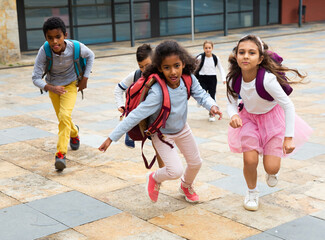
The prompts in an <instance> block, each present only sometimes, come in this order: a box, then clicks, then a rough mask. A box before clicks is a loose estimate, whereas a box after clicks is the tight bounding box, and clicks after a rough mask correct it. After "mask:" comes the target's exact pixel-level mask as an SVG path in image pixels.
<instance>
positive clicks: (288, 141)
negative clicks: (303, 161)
mask: <svg viewBox="0 0 325 240" xmlns="http://www.w3.org/2000/svg"><path fill="white" fill-rule="evenodd" d="M293 150H295V144H294V142H293V137H284V141H283V153H284V154H289V153H292V152H293Z"/></svg>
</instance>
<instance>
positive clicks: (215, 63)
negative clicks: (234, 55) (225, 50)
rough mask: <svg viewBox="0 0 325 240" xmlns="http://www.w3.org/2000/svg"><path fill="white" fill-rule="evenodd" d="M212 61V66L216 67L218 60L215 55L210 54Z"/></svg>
mask: <svg viewBox="0 0 325 240" xmlns="http://www.w3.org/2000/svg"><path fill="white" fill-rule="evenodd" d="M212 57H213V61H214V66H215V67H216V66H217V65H218V58H217V56H216V55H214V54H213V53H212Z"/></svg>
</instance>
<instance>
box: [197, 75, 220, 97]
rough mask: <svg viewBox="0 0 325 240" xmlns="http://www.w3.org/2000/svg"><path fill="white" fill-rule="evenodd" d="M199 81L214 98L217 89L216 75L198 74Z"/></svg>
mask: <svg viewBox="0 0 325 240" xmlns="http://www.w3.org/2000/svg"><path fill="white" fill-rule="evenodd" d="M198 80H199V83H200V85H201V87H202V88H203V89H204V90H205V91H207V92H208V93H209V94H210V96H211V97H212V98H213V99H214V100H215V96H216V91H217V76H216V75H199V76H198Z"/></svg>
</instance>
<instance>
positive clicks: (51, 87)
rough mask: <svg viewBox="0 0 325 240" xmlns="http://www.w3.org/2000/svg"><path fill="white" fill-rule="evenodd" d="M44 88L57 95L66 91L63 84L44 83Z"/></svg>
mask: <svg viewBox="0 0 325 240" xmlns="http://www.w3.org/2000/svg"><path fill="white" fill-rule="evenodd" d="M44 89H45V90H46V91H51V92H53V93H56V94H58V95H62V94H65V93H66V92H67V91H66V90H65V88H64V87H63V86H54V85H50V84H46V86H45V87H44Z"/></svg>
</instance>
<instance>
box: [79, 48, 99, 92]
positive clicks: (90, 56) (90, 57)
mask: <svg viewBox="0 0 325 240" xmlns="http://www.w3.org/2000/svg"><path fill="white" fill-rule="evenodd" d="M80 55H81V57H83V58H85V59H86V61H87V64H86V68H85V71H84V73H83V77H82V79H81V80H80V81H79V83H78V92H79V91H82V90H83V89H85V88H87V81H88V78H89V75H90V72H91V69H92V67H93V64H94V59H95V54H94V52H93V51H91V50H90V49H89V48H88V47H87V46H86V45H84V44H83V43H80Z"/></svg>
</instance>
